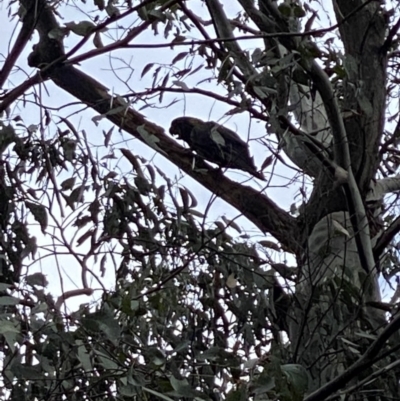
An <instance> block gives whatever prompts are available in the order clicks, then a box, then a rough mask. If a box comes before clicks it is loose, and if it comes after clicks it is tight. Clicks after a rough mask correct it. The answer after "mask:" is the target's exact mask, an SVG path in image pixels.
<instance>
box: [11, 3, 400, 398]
mask: <svg viewBox="0 0 400 401" xmlns="http://www.w3.org/2000/svg"><path fill="white" fill-rule="evenodd" d="M21 3H22V4H23V5H24V6H25V8H26V9H27V10H30V11H32V12H33V9H32V2H31V1H30V0H21ZM34 3H35V5H36V6H35V7H36V8H35V12H37V10H39V12H37V14H36V15H37V19H36V24H35V28H36V29H37V31H38V33H39V36H40V40H39V43H38V44H37V46H36V48H35V50H34V52H33V53H32V54H31V56H30V58H29V62H30V65H31V66H34V67H37V68H39V69H40V72H41V77H42V79H48V80H52V81H53V82H54V83H55V84H56V85H57V86H59V87H60V88H62V89H64V90H65V91H66V92H68V93H70V94H71V95H72V96H74V97H75V98H76V99H78V100H80V101H81V102H82V103H84V104H86V105H88V106H89V107H91V108H92V109H94V110H96V111H97V112H98V113H99V114H101V115H103V116H104V117H106V118H107V119H108V120H110V121H111V122H113V123H114V124H115V125H117V126H118V127H120V128H122V129H124V130H125V131H126V132H128V133H129V134H131V135H133V136H135V137H136V138H137V139H139V140H140V141H142V142H144V143H146V144H148V145H149V146H152V147H153V148H154V149H155V150H157V151H158V152H160V153H161V154H162V155H164V156H165V157H166V158H167V159H168V160H169V161H171V162H172V163H174V164H175V165H177V166H178V167H179V168H181V169H182V170H183V171H184V172H185V173H187V174H188V175H190V176H191V177H193V178H194V179H195V180H197V181H198V182H199V183H201V184H202V185H203V186H204V187H205V188H207V189H209V190H210V191H211V192H213V193H215V194H216V195H217V196H220V197H221V198H222V199H224V200H225V201H227V202H228V203H230V204H231V205H233V206H234V207H236V208H237V209H238V210H239V211H241V212H242V213H243V214H244V215H245V216H246V217H247V218H249V220H251V221H252V222H253V223H254V224H256V225H257V226H258V227H259V228H260V230H262V231H263V232H268V233H270V234H272V235H273V236H274V237H276V238H277V239H278V240H279V241H280V243H281V244H282V246H283V247H285V248H286V249H287V250H289V251H290V252H292V253H294V254H295V255H296V257H297V260H298V261H299V273H298V282H297V285H296V288H295V294H294V296H293V297H292V303H291V306H290V309H289V312H288V318H287V326H288V327H289V329H288V335H289V339H290V352H291V358H292V360H293V362H294V363H298V364H301V365H303V366H304V367H305V368H306V369H307V370H308V372H309V376H310V383H309V389H308V392H309V393H312V392H314V393H313V394H311V395H310V396H309V398H308V399H309V400H311V399H313V400H314V399H325V398H326V397H327V396H329V395H331V394H333V393H334V392H335V391H338V390H340V389H343V386H345V385H348V386H353V388H355V389H356V391H354V394H348V395H349V397H350V398H348V399H355V398H357V399H368V400H383V399H393V398H395V397H398V394H399V393H400V392H399V391H400V389H399V387H398V381H399V377H398V375H397V376H396V375H395V374H394V373H393V372H394V371H392V370H388V371H385V370H381V375H378V376H377V377H375V376H374V381H373V382H372V383H369V384H368V385H364V384H363V386H362V387H361V388H357V387H356V386H357V383H358V382H360V380H362V379H364V378H367V377H368V376H369V375H370V374H372V373H373V371H374V370H373V369H375V372H376V369H379V367H383V366H385V365H390V364H391V363H392V360H391V359H390V358H391V356H390V355H389V353H388V355H387V356H386V357H384V358H383V357H382V358H381V359H380V360H378V358H380V353H381V352H383V349H384V347H385V344H386V341H387V340H389V339H390V337H391V336H392V335H393V330H392V331H390V330H389V331H387V329H385V330H384V329H383V328H384V327H385V325H386V320H385V315H384V312H383V311H381V310H379V309H376V308H372V307H370V306H368V305H370V304H371V303H373V302H380V291H379V285H378V280H377V270H376V268H375V267H374V263H375V262H374V257H373V256H372V255H373V246H374V244H375V241H376V239H377V237H374V238H372V236H371V233H370V230H369V226H368V224H369V223H368V220H367V218H366V211H365V207H366V206H367V205H366V202H364V201H365V200H367V198H368V196H370V199H371V200H374V201H381V200H382V197H383V193H385V192H388V191H391V190H394V189H396V188H397V187H398V186H397V184H398V182H397V179H396V180H395V181H393V182H390V183H389V182H386V183H382V187H384V188H385V189H384V190H381V189H379V190H377V189H376V190H374V189H373V190H372V191H371V190H370V188H371V186H373V185H372V183H373V178H374V177H375V175H376V172H377V167H378V161H379V159H378V156H377V155H378V145H379V140H380V138H381V137H382V133H383V123H384V112H385V95H386V93H385V88H386V68H387V57H386V54H385V52H384V51H383V44H384V40H385V28H386V24H385V19H384V13H383V11H382V5H381V4H380V3H379V2H376V1H373V2H371V1H370V2H362V1H360V0H358V1H349V0H337V1H336V2H335V13H336V17H337V20H338V22H339V23H340V26H339V30H340V35H341V39H342V41H343V44H344V48H345V56H344V60H343V63H344V65H345V69H346V73H347V77H346V79H345V80H344V88H343V90H344V93H345V96H344V98H343V100H340V99H338V98H337V97H336V95H335V94H334V93H333V91H332V90H331V88H330V87H329V85H330V82H329V79H327V76H326V74H325V72H324V71H322V69H321V67H319V65H318V64H317V63H316V62H315V61H313V60H312V59H310V57H306V56H304V55H303V54H305V53H306V51H305V50H304V49H306V50H307V46H308V45H309V44H310V43H309V42H308V39H305V40H303V41H302V40H300V38H298V37H290V36H281V37H279V40H278V39H266V40H265V43H266V46H272V48H273V49H274V50H273V51H274V52H275V55H276V57H280V58H283V57H284V55H285V54H287V53H290V52H292V51H294V50H295V51H297V54H300V56H299V57H300V58H299V60H298V63H297V68H298V69H299V70H300V72H302V73H304V74H306V76H307V79H308V80H310V81H312V85H311V84H304V83H300V82H299V81H298V80H297V78H295V76H294V75H293V73H292V71H291V69H286V70H285V69H283V70H282V71H281V72H280V73H279V74H277V75H276V76H269V78H271V77H272V78H273V79H275V80H276V83H277V87H278V88H279V91H277V92H278V93H277V95H276V99H275V100H276V103H275V106H273V105H272V104H273V102H271V99H262V101H263V104H264V106H265V107H266V110H267V111H268V112H270V114H271V120H270V123H271V124H270V127H269V129H270V131H271V132H273V133H275V134H276V135H277V136H278V138H280V139H283V140H284V141H285V144H286V148H285V149H286V152H287V154H288V156H289V157H290V158H291V159H292V161H293V162H294V163H296V164H298V166H299V168H301V169H304V170H305V171H306V172H308V173H309V174H310V175H312V176H313V177H314V190H313V194H312V196H311V199H310V200H309V202H308V203H307V204H306V205H304V207H303V208H302V213H301V215H300V217H299V218H298V219H297V220H296V219H294V218H293V217H292V216H290V215H289V214H288V213H287V212H285V211H284V210H282V209H281V208H279V207H278V206H277V205H276V204H275V203H273V202H272V201H271V200H270V199H269V198H268V197H267V196H266V195H265V194H262V193H259V191H257V190H255V189H253V188H251V187H248V186H244V185H241V184H238V183H235V182H233V181H231V180H229V179H228V178H226V177H225V176H224V175H223V174H222V173H221V172H220V171H217V170H214V169H212V168H211V167H210V166H209V165H207V164H206V163H205V162H204V161H202V160H201V159H198V160H196V166H198V167H199V168H201V169H202V170H203V171H199V170H193V168H192V156H191V155H189V154H188V153H187V152H186V151H185V149H184V148H182V147H181V146H179V145H178V144H177V143H176V142H175V141H174V140H172V139H171V138H170V137H169V136H167V135H166V134H165V132H164V129H163V128H161V127H159V126H157V125H156V124H154V123H151V122H149V121H148V120H147V119H146V118H145V117H144V116H143V115H142V114H140V113H138V112H137V111H135V110H133V109H132V108H131V107H128V106H126V105H124V104H122V103H121V101H120V100H118V99H117V98H116V97H114V98H113V97H112V96H110V95H109V94H108V88H106V87H105V86H104V85H102V84H101V83H99V82H97V81H96V80H95V79H93V78H92V77H89V76H88V75H87V74H85V73H83V72H82V71H80V70H79V69H77V68H75V67H74V66H72V65H69V64H68V63H67V62H66V60H65V52H64V48H63V45H62V42H61V41H59V40H57V39H51V38H49V36H48V33H49V32H50V31H51V30H52V29H57V28H58V24H57V21H56V19H55V17H54V15H53V13H52V11H51V9H50V8H48V7H47V6H46V2H45V1H44V0H37V1H36V2H34ZM206 3H207V6H208V8H209V10H210V12H211V14H212V17H213V23H214V26H215V29H216V31H217V32H218V33H219V34H220V36H221V35H224V36H223V38H227V39H229V38H230V39H231V38H232V37H233V34H232V30H231V27H230V24H229V22H228V20H227V18H226V16H225V15H224V12H223V9H222V8H221V7H220V4H219V2H218V1H216V0H209V1H207V2H206ZM239 3H240V4H241V5H242V6H243V8H244V10H245V11H246V13H247V14H248V16H249V17H250V18H251V19H252V21H253V22H254V23H255V24H256V25H257V27H258V29H259V30H260V31H262V32H265V33H268V34H274V33H279V32H280V33H282V32H284V33H289V32H296V29H298V24H297V25H296V21H294V20H293V19H292V20H290V19H287V18H284V17H283V16H282V15H281V14H280V12H279V10H278V8H277V7H276V2H274V1H270V0H263V1H260V7H259V8H257V7H256V4H254V2H253V1H252V0H239ZM349 16H350V17H349ZM224 46H225V48H226V49H228V51H229V52H230V55H231V56H232V57H233V59H234V60H235V65H236V67H237V70H238V71H237V76H238V77H241V78H240V79H242V80H243V83H244V84H245V86H246V90H247V91H248V93H250V94H252V93H257V90H256V88H257V86H259V87H262V84H260V79H261V80H262V78H263V77H262V74H260V76H255V75H258V73H257V71H256V70H255V69H254V67H253V66H252V64H251V63H250V62H249V60H248V59H247V58H246V57H244V53H243V51H242V49H241V48H240V47H239V45H238V44H237V43H235V42H229V43H228V42H226V43H225V44H224ZM282 48H283V50H282ZM221 51H222V50H221ZM235 71H236V70H235ZM264 73H265V74H266V75H268V74H269V71H268V69H266V70H265V71H264ZM300 85H302V86H300ZM299 88H302V90H301V91H299ZM315 89H317V90H318V93H317V95H316V97H315V99H314V101H312V102H310V97H309V96H307V93H310V94H311V93H312V91H314V90H315ZM16 93H18V91H16ZM301 93H303V95H301ZM111 104H112V105H113V107H114V108H118V107H121V109H122V110H121V111H120V112H117V113H115V112H113V113H109V111H110V105H111ZM276 105H278V107H277V108H274V107H276ZM289 105H291V106H294V108H295V116H296V119H297V121H298V122H299V125H300V127H301V128H302V130H303V131H304V132H305V134H311V133H312V132H313V131H319V134H318V136H317V140H318V141H319V142H320V143H321V144H322V146H323V147H324V151H325V150H326V155H325V154H324V156H323V158H321V157H318V155H317V152H316V150H315V147H313V146H311V147H310V146H308V145H307V144H306V142H307V141H304V138H307V136H306V135H303V138H300V137H296V135H295V134H294V133H293V131H292V132H290V131H287V127H283V126H282V121H286V120H287V119H288V118H289V117H290V116H289V111H288V110H289ZM349 110H351V111H352V113H351V115H350V116H349V117H348V118H346V119H343V116H342V114H341V112H342V111H349ZM279 117H283V119H282V118H279ZM285 119H286V120H285ZM320 130H323V131H320ZM285 132H286V137H284V133H285ZM299 132H300V131H299ZM300 135H302V134H301V133H300ZM299 150H300V152H299ZM304 152H305V153H304ZM301 153H304V154H306V155H307V157H306V158H303V159H302V160H300V159H299V158H298V155H299V154H301ZM331 155H333V156H331ZM325 159H326V160H330V161H331V162H332V163H333V164H332V165H330V166H333V170H329V169H325V168H321V162H322V164H323V165H324V163H323V162H324V160H325ZM308 163H310V164H309V166H307V164H308ZM310 166H311V167H310ZM315 166H317V167H315ZM339 167H340V168H341V169H342V170H343V171H344V172H345V173H346V174H347V175H346V176H345V178H344V179H343V180H342V181H341V180H339V179H338V177H335V173H336V172H337V171H339V170H337V168H339ZM342 170H340V171H342ZM204 171H206V173H204ZM318 171H319V172H318ZM375 188H377V187H375ZM397 226H399V224H398V223H397V224H396V227H395V229H393V230H392V231H393V232H394V233H396V232H397V230H398V227H397ZM393 232H391V233H390V234H386V236H385V234H382V236H381V237H380V241H378V243H377V246H376V252H375V255H374V256H375V260H376V259H377V258H379V253H380V252H382V251H383V249H384V246H385V244H387V242H388V238H389V240H390V238H393V235H394V234H393ZM382 244H383V245H382ZM367 304H368V305H367ZM397 321H398V319H397V320H396V322H397ZM390 327H391V328H392V329H393V327H397V326H395V325H393V324H392V326H390ZM371 338H376V341H377V342H378V345H379V347H378V346H376V345H375V346H374V344H375V343H373V341H372V340H371ZM371 347H372V350H373V352H372V351H371ZM374 347H375V348H374ZM373 366H374V367H373ZM390 366H391V365H390ZM377 367H378V368H377ZM339 378H340V380H339ZM335 385H337V386H339V387H337V388H335ZM319 388H323V389H324V391H323V392H320V393H318V392H317V390H318V389H319ZM366 389H368V391H369V393H367V392H366V393H363V391H365V390H366ZM344 391H347V390H344ZM349 391H350V390H349V388H348V392H349Z"/></svg>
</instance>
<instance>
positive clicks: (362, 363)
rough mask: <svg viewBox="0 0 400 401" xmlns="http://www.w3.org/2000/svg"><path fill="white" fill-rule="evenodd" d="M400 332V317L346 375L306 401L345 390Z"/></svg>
mask: <svg viewBox="0 0 400 401" xmlns="http://www.w3.org/2000/svg"><path fill="white" fill-rule="evenodd" d="M398 330H400V316H398V317H396V318H395V319H394V320H392V322H390V323H389V324H388V325H387V326H386V328H385V329H384V330H383V332H382V333H381V334H380V335H379V336H378V338H377V339H376V340H375V341H374V342H373V343H372V344H371V346H370V347H369V348H368V350H367V351H366V352H365V354H364V355H363V356H362V357H361V358H360V359H359V360H358V361H357V362H355V363H354V364H353V365H352V366H350V367H349V368H348V369H347V370H346V371H345V372H344V373H342V374H341V375H339V376H338V377H336V378H335V379H333V380H331V381H330V382H328V383H327V384H325V385H324V386H322V387H321V388H319V389H318V390H316V391H314V392H313V393H312V394H310V395H309V396H308V397H306V398H305V399H304V401H321V400H324V399H326V398H327V397H328V396H330V395H331V394H333V393H334V392H335V391H338V390H339V389H341V388H343V387H344V386H345V385H346V384H347V383H348V382H350V381H351V380H352V379H354V378H355V377H357V376H358V375H359V374H360V373H362V372H364V371H365V369H368V368H369V367H370V366H372V365H373V364H374V363H375V359H374V358H375V357H376V356H377V355H378V353H379V352H380V350H381V349H382V348H383V346H384V345H385V344H386V341H387V340H388V339H389V338H390V337H391V336H392V335H393V334H395V333H396V331H398Z"/></svg>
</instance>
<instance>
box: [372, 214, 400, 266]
mask: <svg viewBox="0 0 400 401" xmlns="http://www.w3.org/2000/svg"><path fill="white" fill-rule="evenodd" d="M399 232H400V217H397V218H396V220H394V221H393V223H392V224H391V225H390V226H389V228H388V229H387V230H385V231H384V232H383V233H382V235H381V236H380V237H379V238H378V241H377V242H376V245H375V247H374V258H375V260H378V259H379V258H380V256H381V255H382V253H383V251H384V250H385V248H386V247H387V246H388V245H389V244H390V243H391V242H392V240H393V238H394V237H395V236H396V235H397V234H398V233H399Z"/></svg>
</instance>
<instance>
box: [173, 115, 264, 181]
mask: <svg viewBox="0 0 400 401" xmlns="http://www.w3.org/2000/svg"><path fill="white" fill-rule="evenodd" d="M169 132H170V133H171V134H172V135H174V136H177V137H178V138H179V139H182V140H184V141H185V142H186V143H187V144H188V145H189V146H190V148H191V150H194V151H195V152H196V153H197V154H198V155H199V156H200V157H202V158H203V159H204V160H206V161H209V162H212V163H215V164H217V165H218V166H219V167H226V168H234V169H238V170H242V171H246V172H248V173H250V174H251V175H253V176H254V177H256V178H259V179H261V180H264V179H265V178H264V176H263V174H262V173H261V172H259V171H257V168H256V166H255V165H254V160H253V158H252V157H251V156H250V153H249V148H248V146H247V143H246V142H244V141H243V140H242V139H241V138H240V137H239V135H237V134H236V133H235V132H233V131H231V130H230V129H228V128H225V127H223V126H222V125H219V124H217V123H215V122H213V121H209V122H204V121H201V120H199V119H198V118H193V117H179V118H176V119H175V120H173V121H172V123H171V127H170V129H169Z"/></svg>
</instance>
